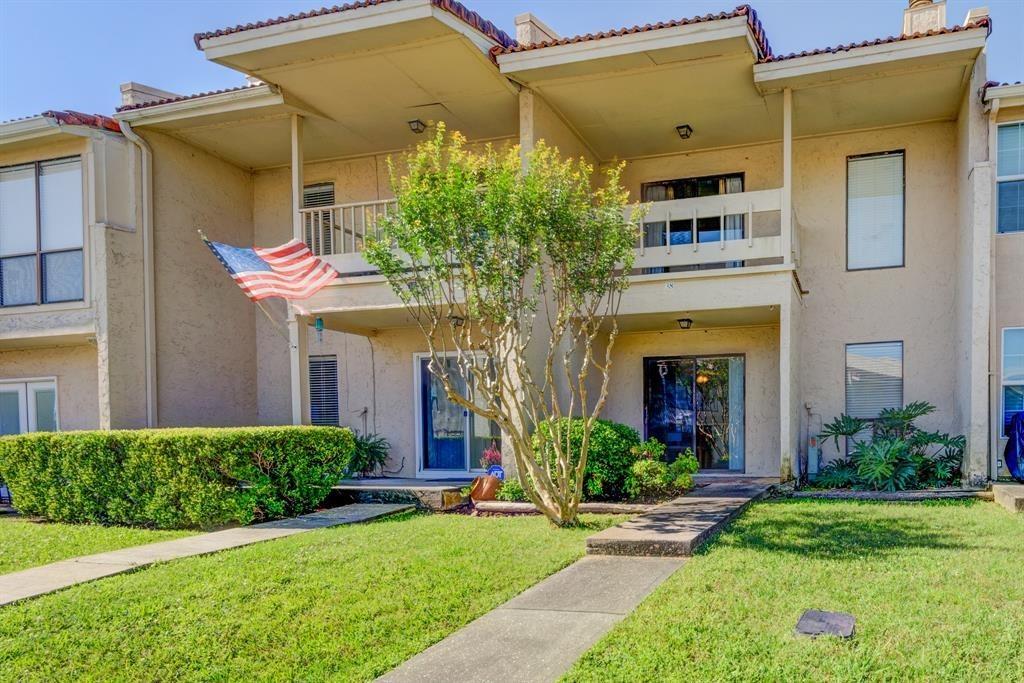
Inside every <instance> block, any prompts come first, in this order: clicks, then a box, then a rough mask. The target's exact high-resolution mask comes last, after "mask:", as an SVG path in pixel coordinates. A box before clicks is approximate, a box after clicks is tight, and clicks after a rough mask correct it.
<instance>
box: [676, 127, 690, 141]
mask: <svg viewBox="0 0 1024 683" xmlns="http://www.w3.org/2000/svg"><path fill="white" fill-rule="evenodd" d="M676 132H677V133H679V137H680V138H682V139H683V140H689V139H690V136H691V135H693V126H691V125H690V124H688V123H682V124H679V125H678V126H676Z"/></svg>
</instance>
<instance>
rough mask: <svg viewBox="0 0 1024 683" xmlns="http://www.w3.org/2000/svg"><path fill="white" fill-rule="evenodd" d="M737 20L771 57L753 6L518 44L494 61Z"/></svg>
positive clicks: (494, 53)
mask: <svg viewBox="0 0 1024 683" xmlns="http://www.w3.org/2000/svg"><path fill="white" fill-rule="evenodd" d="M736 17H746V18H747V25H748V26H749V27H750V33H751V35H752V36H753V37H754V42H755V43H757V48H758V55H757V56H758V58H759V59H763V58H765V57H768V56H770V55H771V53H772V48H771V45H769V43H768V36H767V35H766V34H765V31H764V27H763V26H762V25H761V21H760V19H758V18H757V12H756V11H755V10H754V8H753V7H751V6H750V5H740V6H739V7H737V8H736V9H734V10H733V11H731V12H719V13H717V14H705V15H703V16H699V17H690V18H689V19H673V20H671V21H659V22H658V23H656V24H644V25H643V26H631V27H623V28H619V29H612V30H609V31H602V32H601V33H588V34H586V35H580V36H572V37H569V38H559V39H558V40H546V41H544V42H541V43H530V44H528V45H518V44H517V45H511V46H505V47H493V48H491V57H492V58H496V57H497V56H498V55H501V54H512V53H515V52H526V51H527V50H537V49H541V48H545V47H555V46H556V45H571V44H573V43H583V42H586V41H590V40H600V39H602V38H613V37H616V36H627V35H631V34H633V33H643V32H645V31H657V30H658V29H662V28H674V27H676V26H688V25H690V24H700V23H703V22H705V21H718V20H721V19H734V18H736Z"/></svg>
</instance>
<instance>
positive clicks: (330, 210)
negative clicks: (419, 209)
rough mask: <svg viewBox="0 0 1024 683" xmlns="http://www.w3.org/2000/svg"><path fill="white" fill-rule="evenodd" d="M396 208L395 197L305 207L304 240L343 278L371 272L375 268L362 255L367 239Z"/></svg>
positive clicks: (302, 216)
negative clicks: (310, 207)
mask: <svg viewBox="0 0 1024 683" xmlns="http://www.w3.org/2000/svg"><path fill="white" fill-rule="evenodd" d="M394 209H395V200H393V199H382V200H379V201H371V202H352V203H349V204H335V205H333V206H321V207H316V208H312V209H302V210H301V211H299V214H300V218H301V223H302V233H303V239H304V240H305V241H306V244H308V245H309V247H310V249H312V250H313V253H314V254H316V255H317V256H320V257H323V259H324V260H325V261H327V262H328V263H330V264H331V265H332V266H333V267H334V269H335V270H337V271H338V273H340V274H341V276H342V277H349V276H358V275H369V274H372V273H374V272H375V269H374V267H373V266H371V265H370V264H369V263H367V262H366V260H365V259H364V258H363V256H362V252H363V249H365V248H366V241H367V239H369V238H372V237H376V236H377V228H378V225H379V222H380V220H381V219H382V218H384V217H386V216H387V215H388V214H389V213H390V212H392V211H394Z"/></svg>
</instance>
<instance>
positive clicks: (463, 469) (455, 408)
mask: <svg viewBox="0 0 1024 683" xmlns="http://www.w3.org/2000/svg"><path fill="white" fill-rule="evenodd" d="M442 361H443V362H444V363H445V365H447V366H448V367H449V368H451V369H452V372H451V374H450V376H451V377H452V383H453V385H454V388H455V390H456V391H458V392H459V393H461V394H462V395H465V389H466V387H465V384H464V383H463V382H462V380H461V379H460V378H458V376H457V375H458V373H457V372H456V371H455V362H456V360H455V358H454V357H453V356H449V357H446V358H443V359H442ZM416 387H417V397H418V406H419V435H418V436H419V453H420V464H419V467H418V468H417V469H418V470H419V471H420V472H421V473H422V474H424V475H435V476H460V475H462V476H465V475H466V474H468V473H469V472H470V471H473V470H481V469H486V468H485V467H484V466H483V465H482V464H481V460H482V458H483V453H484V451H485V450H486V449H487V448H488V447H491V446H494V447H495V448H498V449H500V447H501V430H500V429H499V428H498V425H497V424H495V423H494V422H492V421H491V420H488V419H485V418H482V417H480V416H479V415H477V414H475V413H473V412H472V411H470V410H468V409H466V408H463V407H462V406H460V405H459V404H458V403H456V402H455V401H452V400H451V399H449V398H448V395H447V393H446V392H445V390H444V385H443V384H442V383H441V380H439V379H438V378H437V377H435V376H434V374H433V373H431V372H430V358H429V357H428V356H417V357H416Z"/></svg>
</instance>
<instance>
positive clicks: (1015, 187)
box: [996, 122, 1024, 232]
mask: <svg viewBox="0 0 1024 683" xmlns="http://www.w3.org/2000/svg"><path fill="white" fill-rule="evenodd" d="M997 144H998V156H997V161H996V176H997V181H998V182H997V185H998V187H997V192H996V195H997V197H996V204H997V207H998V209H997V222H996V225H997V228H996V229H997V230H998V231H999V232H1024V122H1021V123H1011V124H1007V125H1002V126H999V132H998V135H997Z"/></svg>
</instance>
